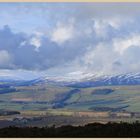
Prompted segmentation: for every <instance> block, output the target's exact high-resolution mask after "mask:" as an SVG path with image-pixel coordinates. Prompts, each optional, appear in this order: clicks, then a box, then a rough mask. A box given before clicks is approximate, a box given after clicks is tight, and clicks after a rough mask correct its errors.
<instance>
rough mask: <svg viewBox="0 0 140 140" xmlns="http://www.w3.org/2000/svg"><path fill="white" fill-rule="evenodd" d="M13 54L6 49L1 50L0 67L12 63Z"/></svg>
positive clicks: (8, 65) (5, 66)
mask: <svg viewBox="0 0 140 140" xmlns="http://www.w3.org/2000/svg"><path fill="white" fill-rule="evenodd" d="M11 59H12V58H11V56H10V54H9V53H8V52H7V51H6V50H0V68H7V67H10V66H11V65H10V64H11Z"/></svg>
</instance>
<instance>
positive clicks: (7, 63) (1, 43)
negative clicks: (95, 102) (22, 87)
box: [0, 2, 140, 79]
mask: <svg viewBox="0 0 140 140" xmlns="http://www.w3.org/2000/svg"><path fill="white" fill-rule="evenodd" d="M139 56H140V3H23V2H21V3H0V76H6V75H14V74H16V75H19V76H22V77H24V78H27V79H28V78H34V77H37V76H42V75H48V76H62V77H63V76H64V75H68V76H71V77H72V76H73V77H75V76H76V75H77V76H80V75H83V74H87V73H92V74H95V75H112V74H123V73H129V72H140V61H139ZM28 75H30V76H28Z"/></svg>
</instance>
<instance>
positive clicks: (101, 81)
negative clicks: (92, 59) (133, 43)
mask: <svg viewBox="0 0 140 140" xmlns="http://www.w3.org/2000/svg"><path fill="white" fill-rule="evenodd" d="M109 85H140V73H128V74H120V75H115V76H111V75H110V76H100V77H96V78H91V79H90V80H87V81H86V80H85V81H81V82H75V83H74V84H70V86H74V87H92V86H93V87H96V86H109Z"/></svg>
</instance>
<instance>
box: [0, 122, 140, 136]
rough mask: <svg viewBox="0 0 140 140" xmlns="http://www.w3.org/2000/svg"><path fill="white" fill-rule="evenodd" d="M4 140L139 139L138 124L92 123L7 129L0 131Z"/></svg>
mask: <svg viewBox="0 0 140 140" xmlns="http://www.w3.org/2000/svg"><path fill="white" fill-rule="evenodd" d="M0 137H6V138H9V137H10V138H13V137H14V138H15V137H16V138H29V137H31V138H109V137H110V138H130V137H131V138H136V137H140V123H139V122H135V123H131V124H130V123H123V122H121V123H107V124H100V123H93V124H87V125H85V126H71V125H68V126H61V127H57V128H56V127H55V126H52V127H43V128H37V127H24V128H19V127H8V128H3V129H0Z"/></svg>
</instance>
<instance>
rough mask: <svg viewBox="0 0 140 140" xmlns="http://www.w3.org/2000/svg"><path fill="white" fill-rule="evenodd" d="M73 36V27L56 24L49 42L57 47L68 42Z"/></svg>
mask: <svg viewBox="0 0 140 140" xmlns="http://www.w3.org/2000/svg"><path fill="white" fill-rule="evenodd" d="M73 36H74V27H73V26H72V25H65V24H60V23H59V24H57V26H56V28H55V29H54V30H53V32H52V35H51V40H52V41H53V42H56V43H57V44H58V45H61V44H63V43H65V42H66V41H69V40H70V39H72V38H73Z"/></svg>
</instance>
